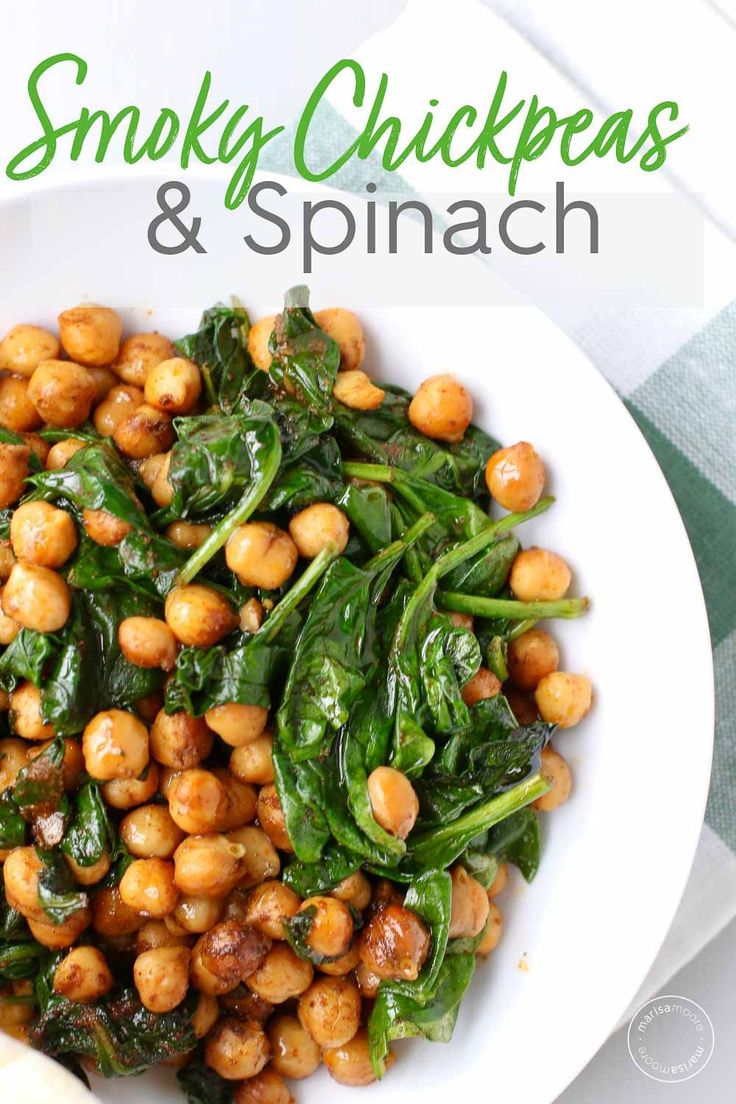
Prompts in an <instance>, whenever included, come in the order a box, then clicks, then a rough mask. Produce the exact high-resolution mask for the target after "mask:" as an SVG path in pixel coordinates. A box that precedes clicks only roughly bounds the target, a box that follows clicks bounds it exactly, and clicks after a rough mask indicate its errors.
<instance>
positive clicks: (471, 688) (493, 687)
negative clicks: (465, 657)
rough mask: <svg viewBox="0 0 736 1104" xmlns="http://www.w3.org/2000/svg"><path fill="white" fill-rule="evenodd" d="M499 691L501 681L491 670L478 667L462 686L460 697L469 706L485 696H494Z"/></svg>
mask: <svg viewBox="0 0 736 1104" xmlns="http://www.w3.org/2000/svg"><path fill="white" fill-rule="evenodd" d="M500 691H501V683H500V682H499V681H498V679H497V678H496V676H495V675H494V674H493V671H489V670H488V668H487V667H479V668H478V670H477V671H476V672H475V674H474V675H473V676H472V678H469V679H468V681H467V682H466V683H465V685H464V686H463V688H462V698H463V701H464V702H465V704H466V705H468V706H470V705H475V703H476V702H479V701H484V700H485V699H486V698H495V696H496V694H498V693H500Z"/></svg>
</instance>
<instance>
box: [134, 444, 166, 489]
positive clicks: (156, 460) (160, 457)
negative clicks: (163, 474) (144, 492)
mask: <svg viewBox="0 0 736 1104" xmlns="http://www.w3.org/2000/svg"><path fill="white" fill-rule="evenodd" d="M167 460H169V453H168V452H155V453H154V454H153V456H147V457H146V459H145V460H141V462H140V464H139V466H138V476H139V478H140V479H141V482H142V483H143V484H144V485H145V486H146V487H147V488H148V490H149V491H150V490H152V489H153V486H154V484H155V482H156V480H157V479H158V473H159V472H160V471H161V469H162V467H163V466H164V464H165V463H166V462H167Z"/></svg>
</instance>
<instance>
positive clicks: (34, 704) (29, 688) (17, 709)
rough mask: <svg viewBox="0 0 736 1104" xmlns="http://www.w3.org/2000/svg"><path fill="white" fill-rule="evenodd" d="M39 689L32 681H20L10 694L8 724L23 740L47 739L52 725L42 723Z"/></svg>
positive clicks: (52, 727)
mask: <svg viewBox="0 0 736 1104" xmlns="http://www.w3.org/2000/svg"><path fill="white" fill-rule="evenodd" d="M41 707H42V703H41V691H40V690H39V689H38V687H37V686H34V685H33V683H32V682H21V683H19V684H18V686H17V687H16V688H15V690H13V691H12V693H11V694H10V705H9V708H10V724H11V728H12V729H13V732H14V733H15V734H16V736H20V737H21V739H23V740H49V739H51V738H52V737H53V736H54V735H55V732H54V726H53V725H52V724H46V723H44V720H43V717H42V715H41Z"/></svg>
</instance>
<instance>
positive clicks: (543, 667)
mask: <svg viewBox="0 0 736 1104" xmlns="http://www.w3.org/2000/svg"><path fill="white" fill-rule="evenodd" d="M559 662H560V653H559V649H558V647H557V644H556V643H555V641H554V640H553V638H552V637H551V636H550V635H549V633H547V632H545V631H544V629H536V628H535V629H529V630H528V631H527V632H525V633H522V634H521V636H517V637H516V639H515V640H512V641H511V642H510V643H509V648H508V666H509V674H510V675H511V678H512V679H513V680H514V682H515V683H516V685H517V686H518V687H519V689H521V690H535V689H536V687H537V685H538V683H539V682H540V680H541V679H543V678H544V677H545V675H549V674H551V673H552V671H556V670H557V667H558V664H559Z"/></svg>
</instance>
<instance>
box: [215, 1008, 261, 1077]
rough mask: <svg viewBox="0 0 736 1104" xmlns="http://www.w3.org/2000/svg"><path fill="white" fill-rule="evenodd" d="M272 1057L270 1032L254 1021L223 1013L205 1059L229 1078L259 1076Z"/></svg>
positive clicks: (220, 1073) (221, 1074)
mask: <svg viewBox="0 0 736 1104" xmlns="http://www.w3.org/2000/svg"><path fill="white" fill-rule="evenodd" d="M270 1057H271V1048H270V1046H269V1042H268V1039H267V1038H266V1034H265V1032H264V1031H263V1029H262V1028H261V1027H260V1026H259V1025H258V1024H256V1023H253V1022H252V1021H246V1022H245V1023H243V1022H242V1021H240V1020H233V1019H229V1018H228V1017H223V1018H222V1019H221V1020H219V1021H218V1022H217V1023H216V1024H215V1026H214V1027H213V1028H212V1030H211V1031H210V1033H209V1035H208V1036H207V1042H206V1043H205V1050H204V1059H205V1062H206V1063H207V1065H208V1066H210V1067H211V1069H213V1070H215V1072H216V1073H219V1075H220V1077H224V1078H225V1079H226V1080H227V1081H240V1080H243V1079H244V1078H247V1077H255V1075H256V1074H257V1073H260V1072H261V1070H262V1069H263V1067H264V1066H265V1065H266V1063H267V1062H268V1059H269V1058H270Z"/></svg>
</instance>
